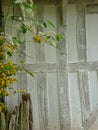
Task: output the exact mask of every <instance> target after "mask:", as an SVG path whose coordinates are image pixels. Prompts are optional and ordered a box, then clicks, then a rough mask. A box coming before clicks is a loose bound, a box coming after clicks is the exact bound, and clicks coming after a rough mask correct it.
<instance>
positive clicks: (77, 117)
mask: <svg viewBox="0 0 98 130" xmlns="http://www.w3.org/2000/svg"><path fill="white" fill-rule="evenodd" d="M69 99H70V110H71V112H70V113H71V127H72V130H73V129H75V130H79V129H81V130H82V124H81V106H80V96H79V83H78V74H77V72H73V73H69Z"/></svg>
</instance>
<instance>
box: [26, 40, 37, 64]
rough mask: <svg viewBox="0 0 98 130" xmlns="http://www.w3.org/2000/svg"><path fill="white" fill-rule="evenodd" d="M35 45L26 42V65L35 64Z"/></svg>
mask: <svg viewBox="0 0 98 130" xmlns="http://www.w3.org/2000/svg"><path fill="white" fill-rule="evenodd" d="M35 61H36V59H35V43H33V42H26V63H35Z"/></svg>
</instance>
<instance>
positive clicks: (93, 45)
mask: <svg viewBox="0 0 98 130" xmlns="http://www.w3.org/2000/svg"><path fill="white" fill-rule="evenodd" d="M86 39H87V60H88V61H98V14H87V15H86Z"/></svg>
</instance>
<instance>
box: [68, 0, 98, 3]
mask: <svg viewBox="0 0 98 130" xmlns="http://www.w3.org/2000/svg"><path fill="white" fill-rule="evenodd" d="M82 2H83V3H86V4H98V0H82ZM68 3H69V4H80V3H81V0H68Z"/></svg>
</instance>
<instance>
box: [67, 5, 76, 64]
mask: <svg viewBox="0 0 98 130" xmlns="http://www.w3.org/2000/svg"><path fill="white" fill-rule="evenodd" d="M67 45H68V62H77V60H78V53H77V43H76V6H75V5H68V8H67Z"/></svg>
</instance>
